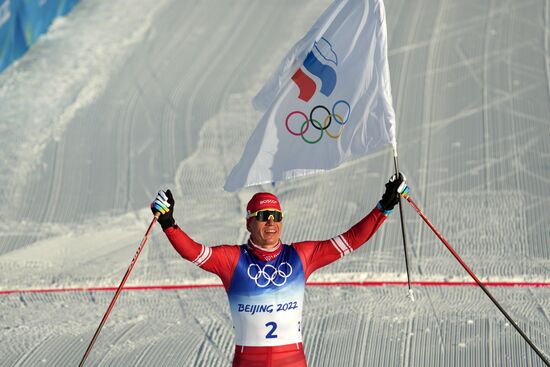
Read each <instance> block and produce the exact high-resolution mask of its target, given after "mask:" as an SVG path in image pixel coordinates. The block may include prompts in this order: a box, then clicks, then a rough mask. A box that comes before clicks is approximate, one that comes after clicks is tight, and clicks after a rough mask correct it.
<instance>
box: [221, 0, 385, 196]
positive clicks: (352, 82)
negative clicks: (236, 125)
mask: <svg viewBox="0 0 550 367" xmlns="http://www.w3.org/2000/svg"><path fill="white" fill-rule="evenodd" d="M253 104H254V106H255V107H256V108H257V109H259V110H262V111H265V114H264V115H263V117H262V119H261V120H260V122H259V123H258V126H257V127H256V129H255V130H254V132H253V133H252V136H251V137H250V139H249V140H248V142H247V144H246V147H245V149H244V153H243V156H242V157H241V160H240V161H239V163H238V164H237V165H236V166H235V167H234V168H233V170H232V171H231V173H230V174H229V176H228V177H227V180H226V183H225V187H224V189H225V190H226V191H235V190H237V189H238V188H241V187H244V186H251V185H256V184H262V183H269V182H276V181H281V180H286V179H290V178H295V177H298V176H303V175H307V174H311V173H315V172H320V171H326V170H329V169H332V168H335V167H337V166H339V165H340V164H341V163H342V162H344V161H346V160H350V159H352V158H355V157H359V156H362V155H365V154H367V153H369V152H371V151H373V150H374V149H376V148H379V147H381V146H384V145H386V144H390V143H391V144H395V113H394V110H393V107H392V97H391V86H390V74H389V67H388V58H387V37H386V20H385V11H384V4H383V1H382V0H342V1H338V0H336V1H335V2H334V3H333V4H331V6H330V7H329V8H328V9H327V10H325V12H324V13H323V14H322V15H321V17H320V18H319V19H318V20H317V22H316V23H315V24H314V25H313V27H312V28H311V29H310V30H309V32H308V33H307V34H306V35H305V36H304V38H302V39H301V40H300V41H299V42H298V43H297V44H296V45H295V46H294V47H293V48H292V49H291V50H290V51H289V53H288V55H287V56H286V57H285V58H284V59H283V61H282V62H281V65H280V66H279V67H278V69H277V71H276V72H275V74H274V75H273V76H272V77H271V79H270V80H269V81H268V82H267V83H266V85H265V86H264V87H263V88H262V90H261V91H260V92H259V93H258V95H257V96H256V97H255V98H254V101H253Z"/></svg>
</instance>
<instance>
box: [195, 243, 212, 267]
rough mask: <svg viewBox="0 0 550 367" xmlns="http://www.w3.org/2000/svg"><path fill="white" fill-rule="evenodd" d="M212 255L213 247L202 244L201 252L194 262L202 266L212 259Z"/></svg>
mask: <svg viewBox="0 0 550 367" xmlns="http://www.w3.org/2000/svg"><path fill="white" fill-rule="evenodd" d="M211 255H212V249H211V248H210V247H207V246H204V245H203V246H202V249H201V253H200V254H199V256H197V258H196V259H195V260H193V264H195V265H197V266H202V265H203V264H204V263H205V262H207V261H208V259H210V256H211Z"/></svg>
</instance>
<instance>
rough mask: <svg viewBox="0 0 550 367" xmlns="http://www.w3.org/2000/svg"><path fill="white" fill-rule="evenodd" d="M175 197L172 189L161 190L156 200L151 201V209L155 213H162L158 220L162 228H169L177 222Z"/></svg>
mask: <svg viewBox="0 0 550 367" xmlns="http://www.w3.org/2000/svg"><path fill="white" fill-rule="evenodd" d="M174 204H175V202H174V197H173V196H172V192H171V191H170V190H166V191H162V190H161V191H159V192H158V194H157V197H156V198H155V200H154V201H153V202H152V203H151V211H152V212H153V214H154V215H156V214H157V213H160V216H159V217H158V222H159V223H160V226H161V227H162V229H168V228H170V227H172V226H173V225H174V224H176V221H175V220H174V216H173V212H174Z"/></svg>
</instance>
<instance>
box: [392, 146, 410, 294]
mask: <svg viewBox="0 0 550 367" xmlns="http://www.w3.org/2000/svg"><path fill="white" fill-rule="evenodd" d="M392 147H393V164H394V166H395V174H396V176H397V175H399V157H398V155H397V144H392ZM399 217H400V219H401V233H402V234H403V250H404V251H405V268H406V269H407V286H408V287H409V298H410V299H411V301H413V302H414V295H413V290H412V288H411V275H410V272H409V256H408V254H407V236H406V232H405V220H404V218H403V206H402V204H401V196H399Z"/></svg>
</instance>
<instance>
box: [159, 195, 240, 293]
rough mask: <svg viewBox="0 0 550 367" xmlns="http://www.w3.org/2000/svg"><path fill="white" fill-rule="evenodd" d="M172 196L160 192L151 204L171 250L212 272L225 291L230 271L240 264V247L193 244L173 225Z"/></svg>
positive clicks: (230, 275) (229, 279)
mask: <svg viewBox="0 0 550 367" xmlns="http://www.w3.org/2000/svg"><path fill="white" fill-rule="evenodd" d="M174 204H175V201H174V197H173V196H172V193H171V192H170V190H167V191H166V192H164V191H159V193H158V195H157V197H156V199H155V200H154V201H153V203H152V204H151V210H152V211H153V213H157V212H160V213H161V215H160V216H159V218H158V222H159V224H160V225H161V227H162V230H163V231H164V233H165V234H166V237H168V240H169V241H170V243H171V244H172V246H173V247H174V249H175V250H176V251H177V252H178V253H179V254H180V255H181V257H183V258H184V259H186V260H188V261H190V262H192V263H193V264H195V265H197V266H198V267H200V268H201V269H204V270H206V271H208V272H211V273H214V274H216V275H218V276H219V277H220V279H221V280H222V282H223V285H224V287H225V288H226V289H228V288H229V285H230V284H231V278H232V275H233V270H235V267H236V266H237V262H238V261H239V256H240V251H239V246H229V245H223V246H214V247H208V246H205V245H203V244H200V243H198V242H195V241H194V240H193V239H192V238H191V237H189V236H188V235H187V234H186V233H185V232H184V231H182V230H181V228H180V227H179V226H178V225H177V224H176V221H175V220H174V217H173V210H174Z"/></svg>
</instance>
